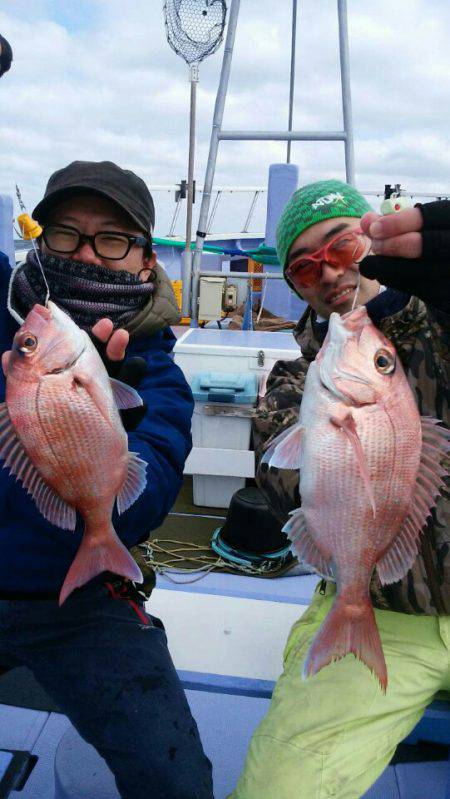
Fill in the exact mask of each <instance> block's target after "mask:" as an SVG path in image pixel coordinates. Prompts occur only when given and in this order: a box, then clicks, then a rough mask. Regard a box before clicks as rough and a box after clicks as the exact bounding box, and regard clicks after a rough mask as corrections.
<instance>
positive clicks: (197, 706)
mask: <svg viewBox="0 0 450 799" xmlns="http://www.w3.org/2000/svg"><path fill="white" fill-rule="evenodd" d="M206 510H208V513H206V512H205V511H206ZM178 514H187V515H186V516H184V515H183V516H182V515H178ZM223 514H224V511H222V510H220V509H213V510H211V509H204V508H203V509H202V508H200V509H199V508H194V507H193V506H192V505H191V503H190V499H189V482H188V481H187V482H186V485H185V489H184V491H182V492H181V495H180V497H179V500H178V502H177V505H176V506H175V508H174V514H173V515H171V516H169V517H168V519H167V520H166V522H165V523H164V525H163V527H162V528H160V529H159V530H158V531H156V532H155V534H154V535H155V536H157V537H160V538H162V537H167V534H173V532H174V531H175V532H177V533H178V534H179V533H180V530H181V527H182V525H181V524H180V521H182V520H184V519H189V520H190V521H189V524H190V525H191V528H190V529H191V532H192V531H193V530H194V528H196V527H197V526H200V523H202V524H203V529H202V530H201V531H200V536H199V537H200V539H202V538H203V539H204V538H206V539H207V537H208V535H209V536H210V533H211V532H212V531H213V530H214V529H215V527H216V526H218V525H219V524H220V523H221V522H222V519H221V518H220V516H223ZM208 516H209V517H213V518H207V517H208ZM205 517H206V518H205ZM214 517H215V518H214ZM205 523H208V525H209V528H208V529H206V528H205V527H204V525H205ZM208 525H207V526H208ZM186 536H187V539H188V540H189V533H186ZM193 578H200V579H196V580H195V581H192V579H193ZM174 579H176V581H177V582H174V581H173V580H174ZM187 579H189V580H191V582H178V581H181V580H187ZM316 583H317V578H316V577H315V576H313V575H307V576H299V575H297V576H289V573H288V574H286V575H285V576H283V577H279V578H270V579H264V578H254V577H248V576H242V575H235V574H224V573H219V572H211V573H209V574H206V575H202V574H201V573H197V574H191V575H189V576H188V577H187V576H186V575H184V576H181V575H179V574H177V575H174V574H170V575H169V576H168V577H166V576H162V575H158V577H157V584H156V588H155V589H154V591H153V593H152V595H151V597H150V599H149V601H148V603H147V609H148V611H149V612H150V613H152V614H153V615H156V616H159V617H160V618H162V619H163V621H164V625H165V627H166V631H167V636H168V641H169V647H170V650H171V653H172V657H173V660H174V662H175V665H176V667H177V669H178V671H179V674H180V677H181V679H182V680H183V684H184V686H185V689H186V694H187V697H188V701H189V703H190V705H191V708H192V712H193V715H194V717H195V718H196V720H197V723H198V726H199V730H200V734H201V737H202V740H203V743H204V747H205V750H206V752H207V754H208V756H209V757H210V758H211V760H212V762H213V767H214V787H215V797H216V799H225V797H226V796H227V795H228V794H229V792H230V791H231V790H232V789H233V787H234V786H235V784H236V781H237V779H238V775H239V773H240V771H241V769H242V766H243V763H244V759H245V753H246V750H247V747H248V743H249V740H250V738H251V735H252V732H253V730H254V729H255V727H256V726H257V724H258V723H259V721H260V720H261V718H262V717H263V716H264V714H265V713H266V711H267V708H268V704H269V701H270V699H269V697H270V693H271V690H272V687H273V683H274V681H275V680H276V679H277V677H278V676H279V674H280V672H281V669H282V653H283V649H284V644H285V641H286V638H287V636H288V633H289V630H290V627H291V625H292V624H293V622H295V621H296V620H297V619H298V618H299V617H300V616H301V614H302V613H303V612H304V610H305V608H306V607H307V605H308V603H309V601H310V599H311V596H312V594H313V591H314V587H315V585H316ZM17 673H18V674H19V671H18V672H17ZM8 679H9V680H14V672H11V673H10V674H9V675H5V677H4V678H2V679H1V680H0V699H1V698H2V693H1V687H2V680H8ZM21 682H22V677H21V676H19V677H18V680H17V686H16V687H17V697H18V698H17V705H22V706H14V705H10V704H0V749H20V750H27V751H30V752H32V753H33V754H34V755H36V756H37V758H38V760H37V763H36V765H35V767H34V769H33V771H32V773H31V775H30V776H29V777H28V779H27V781H26V783H25V785H24V787H23V788H22V789H21V790H20V791H16V790H14V791H12V793H11V794H10V796H11V797H14V798H15V799H37V797H39V799H68V797H73V799H75V797H76V795H77V794H76V793H73V790H72V789H73V785H72V783H71V781H76V779H77V768H76V764H73V763H72V762H71V758H72V752H73V750H71V749H70V747H67V746H66V747H64V751H61V749H60V751H59V753H58V757H57V772H58V779H57V784H56V794H55V756H56V753H57V749H58V745H59V744H60V742H61V739H62V738H63V736H65V739H64V740H65V741H66V742H67V741H70V742H72V743H73V744H74V746H76V745H77V735H76V733H75V732H74V731H72V728H71V725H70V722H69V720H68V719H67V718H66V717H65V716H63V715H61V714H60V713H56V712H52V710H51V708H49V706H47V709H31V708H32V707H38V708H39V707H42V706H44V707H45V696H44V699H41V698H40V697H39V691H38V689H35V690H34V693H33V686H31V689H30V687H29V686H28V687H27V686H25V688H23V685H22V687H21ZM36 690H37V694H36ZM10 693H11V692H10ZM12 696H13V699H12V700H11V701H14V689H13V691H12ZM27 696H28V697H29V699H28V704H29V705H31V707H24V706H23V705H24V704H25V705H26V704H27ZM36 696H37V699H36V703H35V704H34V705H33V701H31V700H32V699H33V697H34V698H36ZM92 757H93V764H94V765H93V766H92V772H93V774H94V772H95V771H97V772H98V768H96V766H95V759H94V758H95V755H94V754H92ZM86 758H87V761H88V760H89V756H88V755H86ZM84 765H85V767H86V763H85V764H84ZM447 770H448V766H447V762H446V761H441V762H428V763H408V764H398V765H396V766H389V767H388V769H387V770H386V771H385V773H384V774H383V775H382V777H381V778H380V779H379V780H378V782H377V783H376V785H375V786H373V788H372V789H371V790H370V791H369V792H368V793H367V794H366V799H406V797H407V799H423V796H425V795H430V796H432V797H433V799H447V796H446V793H445V791H446V777H447ZM93 780H94V777H93ZM92 785H93V791H94V792H93V793H92V794H90V795H89V796H87V795H83V799H91V797H92V799H118V794H117V792H116V789H115V787H114V782H113V779H112V777H111V776H110V782H109V783H108V784H107V785H106V788H105V784H103V789H102V790H103V792H102V793H101V794H100V793H99V790H100V789H99V788H95V787H94V783H92ZM425 786H426V787H425ZM0 795H2V794H1V793H0Z"/></svg>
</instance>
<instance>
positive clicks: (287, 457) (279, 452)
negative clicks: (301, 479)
mask: <svg viewBox="0 0 450 799" xmlns="http://www.w3.org/2000/svg"><path fill="white" fill-rule="evenodd" d="M303 430H304V427H302V425H300V424H295V425H293V426H292V427H289V428H288V429H287V430H284V431H283V432H282V433H280V435H279V436H277V437H276V438H274V440H273V441H272V443H271V445H270V447H268V448H267V450H266V452H265V453H264V456H263V458H262V460H261V463H267V464H268V466H269V469H271V468H275V469H299V468H300V452H301V448H300V441H301V436H302V431H303Z"/></svg>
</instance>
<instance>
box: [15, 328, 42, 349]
mask: <svg viewBox="0 0 450 799" xmlns="http://www.w3.org/2000/svg"><path fill="white" fill-rule="evenodd" d="M17 343H18V345H19V350H20V351H21V352H24V353H25V354H29V353H31V352H34V350H35V349H36V347H37V345H38V340H37V338H36V336H33V334H32V333H27V332H26V331H25V332H24V333H22V334H21V335H20V337H19V341H18V342H17Z"/></svg>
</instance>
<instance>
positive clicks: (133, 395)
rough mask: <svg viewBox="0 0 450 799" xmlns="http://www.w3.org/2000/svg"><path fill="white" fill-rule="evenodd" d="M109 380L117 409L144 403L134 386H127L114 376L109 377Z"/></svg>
mask: <svg viewBox="0 0 450 799" xmlns="http://www.w3.org/2000/svg"><path fill="white" fill-rule="evenodd" d="M109 382H110V383H111V388H112V392H113V394H114V399H115V401H116V405H117V407H118V408H119V410H124V409H125V408H138V407H139V406H140V405H143V404H144V403H143V401H142V397H141V396H140V395H139V394H138V392H137V391H136V389H135V388H131V386H127V385H126V383H122V381H121V380H116V378H115V377H110V378H109Z"/></svg>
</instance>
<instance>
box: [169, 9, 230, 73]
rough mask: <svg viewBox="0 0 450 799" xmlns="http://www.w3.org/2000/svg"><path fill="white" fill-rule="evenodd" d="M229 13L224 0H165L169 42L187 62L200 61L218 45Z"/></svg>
mask: <svg viewBox="0 0 450 799" xmlns="http://www.w3.org/2000/svg"><path fill="white" fill-rule="evenodd" d="M226 14H227V7H226V3H225V0H165V3H164V21H165V25H166V36H167V41H168V42H169V44H170V46H171V48H172V49H173V50H175V52H176V53H177V55H180V56H181V57H182V58H184V60H185V61H186V63H187V64H194V63H199V62H200V61H203V59H204V58H206V56H208V55H211V53H214V52H215V51H216V50H217V48H218V47H219V45H220V43H221V41H222V38H223V31H224V27H225V19H226Z"/></svg>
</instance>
